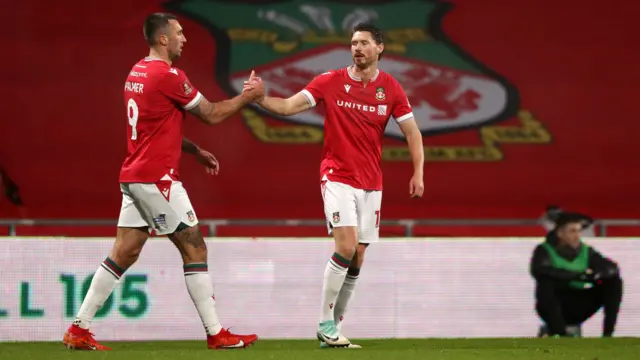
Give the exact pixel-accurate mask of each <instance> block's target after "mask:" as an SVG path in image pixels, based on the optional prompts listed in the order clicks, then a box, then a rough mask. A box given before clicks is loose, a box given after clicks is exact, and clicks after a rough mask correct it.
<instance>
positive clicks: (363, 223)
mask: <svg viewBox="0 0 640 360" xmlns="http://www.w3.org/2000/svg"><path fill="white" fill-rule="evenodd" d="M321 190H322V199H323V201H324V214H325V216H326V220H327V228H328V230H329V235H331V233H332V231H331V229H333V228H334V227H341V226H356V227H357V228H358V242H360V243H365V244H368V243H372V242H376V241H378V239H379V236H380V235H379V234H380V206H381V205H382V191H368V190H362V189H356V188H354V187H351V186H349V185H346V184H343V183H339V182H331V181H324V182H323V183H322V185H321Z"/></svg>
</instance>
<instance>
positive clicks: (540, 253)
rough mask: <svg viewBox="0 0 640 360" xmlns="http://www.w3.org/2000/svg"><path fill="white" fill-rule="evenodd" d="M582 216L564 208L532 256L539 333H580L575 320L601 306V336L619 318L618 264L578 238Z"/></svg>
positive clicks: (546, 334)
mask: <svg viewBox="0 0 640 360" xmlns="http://www.w3.org/2000/svg"><path fill="white" fill-rule="evenodd" d="M581 230H582V217H581V216H580V215H577V214H563V215H561V216H560V217H559V218H558V219H557V221H556V227H555V228H554V229H553V230H551V231H550V232H549V233H548V234H547V237H546V239H545V241H544V242H543V243H541V244H540V245H538V246H537V247H536V249H535V250H534V252H533V256H532V258H531V269H530V270H531V275H532V276H533V277H534V279H535V281H536V311H537V313H538V315H539V316H540V318H542V320H543V322H544V324H545V325H543V326H542V327H541V329H540V333H539V334H538V335H539V336H580V334H581V331H580V326H581V324H582V323H584V322H585V321H586V320H587V319H589V318H590V317H591V316H593V315H594V314H595V313H596V312H598V310H599V309H600V308H604V324H603V329H602V336H605V337H609V336H612V335H613V331H614V329H615V326H616V322H617V319H618V311H619V310H620V303H621V301H622V279H621V277H620V272H619V269H618V265H617V264H616V263H615V262H613V261H611V260H609V259H607V258H605V257H604V256H602V254H600V253H599V252H598V251H596V250H595V249H594V248H592V247H591V246H589V245H587V244H585V243H583V242H582V241H581V239H580V231H581Z"/></svg>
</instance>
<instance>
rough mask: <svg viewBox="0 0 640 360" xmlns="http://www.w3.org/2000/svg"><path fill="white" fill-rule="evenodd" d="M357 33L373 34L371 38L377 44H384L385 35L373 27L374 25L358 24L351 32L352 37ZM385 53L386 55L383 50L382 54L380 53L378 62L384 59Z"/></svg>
mask: <svg viewBox="0 0 640 360" xmlns="http://www.w3.org/2000/svg"><path fill="white" fill-rule="evenodd" d="M357 31H367V32H369V33H370V34H371V37H372V38H373V40H374V41H375V42H376V44H384V33H383V32H382V30H380V29H379V28H378V27H377V26H375V25H373V24H372V23H359V24H357V25H356V26H354V27H353V29H352V31H351V36H353V34H355V33H356V32H357ZM383 53H384V50H382V53H380V55H379V56H378V60H380V58H382V54H383Z"/></svg>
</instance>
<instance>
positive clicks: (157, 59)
mask: <svg viewBox="0 0 640 360" xmlns="http://www.w3.org/2000/svg"><path fill="white" fill-rule="evenodd" d="M144 61H146V62H149V61H162V62H166V61H164V60H163V59H160V58H157V57H151V56H147V57H145V58H144Z"/></svg>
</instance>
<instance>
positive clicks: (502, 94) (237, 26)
mask: <svg viewBox="0 0 640 360" xmlns="http://www.w3.org/2000/svg"><path fill="white" fill-rule="evenodd" d="M164 6H165V7H166V8H168V10H171V12H176V13H179V14H181V15H183V16H185V17H188V18H191V19H192V20H194V21H196V22H199V23H200V24H201V25H203V26H205V27H207V28H208V29H209V30H210V32H211V33H212V34H213V37H214V39H215V41H216V44H215V46H216V52H217V54H219V55H220V56H227V57H228V58H227V59H222V61H216V66H217V68H216V79H218V81H220V82H221V83H220V86H221V87H222V88H223V89H225V91H227V92H228V93H229V95H230V96H234V95H236V94H239V93H241V92H242V90H243V87H244V81H246V80H247V78H248V77H249V74H250V72H251V70H255V71H256V75H257V76H259V77H260V78H262V80H263V81H264V82H265V84H266V85H267V87H268V89H269V93H270V94H273V95H274V96H278V97H284V98H287V97H290V96H292V95H294V94H296V93H297V92H299V91H300V89H303V88H304V87H305V86H307V84H308V83H309V82H310V81H311V80H313V78H315V77H317V76H324V75H326V73H325V72H327V71H333V70H338V69H344V68H346V67H347V66H349V65H350V64H349V63H348V62H345V59H350V58H351V52H350V49H349V42H350V39H351V38H350V36H351V35H350V32H351V29H352V28H353V26H354V25H356V24H358V23H362V22H371V21H375V23H376V25H377V26H378V27H380V28H381V29H382V30H383V31H384V32H385V33H386V34H388V36H387V41H386V42H385V56H384V57H383V58H382V59H381V61H380V63H379V65H378V66H379V68H380V70H381V71H384V72H386V73H387V74H389V75H391V76H393V77H394V78H395V79H396V80H397V81H398V83H399V84H400V85H401V86H402V88H403V89H404V92H405V93H406V102H405V100H404V95H402V94H400V95H396V90H395V86H394V87H392V86H391V85H390V84H375V86H376V88H374V90H376V92H375V99H374V98H371V100H370V101H371V103H370V104H367V105H374V104H375V105H378V104H381V105H382V104H386V105H387V106H388V108H387V109H386V110H382V109H380V108H378V109H377V111H378V112H380V113H383V112H385V111H386V113H387V114H390V113H391V114H392V113H395V111H394V109H393V108H392V107H391V103H397V104H400V103H403V104H404V103H406V104H407V105H408V104H410V109H411V111H412V113H413V116H414V119H415V121H416V124H417V125H418V128H419V129H420V131H421V133H422V134H423V136H424V137H425V142H428V143H433V142H432V141H429V139H426V138H427V137H429V136H440V135H442V134H447V141H446V144H443V145H437V146H431V145H430V146H425V158H426V159H427V160H429V161H465V162H467V161H479V162H488V161H502V160H503V159H504V157H505V155H504V151H505V150H504V149H503V147H502V146H501V144H502V143H508V144H515V143H520V144H531V145H533V144H548V143H550V142H551V135H550V134H549V132H548V131H547V130H546V128H545V127H544V126H543V125H542V124H541V123H540V121H538V120H537V119H535V118H534V116H533V115H532V114H531V112H529V111H527V110H524V109H521V108H520V102H519V101H520V100H519V98H520V96H519V94H518V90H517V88H515V87H514V86H513V85H511V84H509V83H508V82H507V81H506V80H505V79H504V78H503V77H502V76H501V75H500V74H498V73H497V72H496V71H494V70H492V69H489V68H488V67H487V66H485V65H484V64H482V63H480V62H479V61H478V60H477V59H475V58H474V57H473V56H472V55H469V53H468V52H467V51H465V50H464V49H461V48H460V47H459V46H458V45H457V44H455V43H453V42H452V41H451V40H450V39H449V38H448V37H447V36H446V34H445V33H444V31H443V30H442V28H441V26H440V24H441V23H442V22H443V21H442V20H443V17H444V16H447V14H449V13H451V11H456V9H455V7H454V5H452V4H451V3H450V2H449V1H446V0H423V1H413V0H398V1H393V2H391V1H385V2H383V3H378V2H373V3H371V4H368V5H367V6H366V8H363V7H362V5H361V2H355V1H351V0H341V1H339V2H335V1H329V0H317V1H309V0H289V1H282V2H266V3H265V2H260V4H255V2H254V1H249V0H235V1H226V0H208V1H199V0H171V1H169V2H165V3H164ZM408 7H410V8H411V14H423V15H419V16H417V15H416V16H410V17H407V18H406V19H402V21H398V19H397V15H396V14H399V13H403V12H406V8H408ZM425 24H430V25H429V29H427V28H426V27H425ZM434 45H437V46H434ZM240 48H241V49H242V50H238V49H240ZM252 48H254V49H256V50H255V51H253V52H252V51H251V49H252ZM236 50H238V51H242V52H245V51H248V52H250V53H252V54H254V55H252V56H243V57H236V56H234V58H233V61H231V54H238V51H236ZM351 90H354V91H351ZM333 91H336V92H340V93H342V94H344V93H345V92H347V93H349V95H352V94H354V92H355V88H354V87H353V86H352V87H351V89H349V87H347V86H344V83H338V84H337V85H336V89H335V90H333ZM325 105H327V103H323V104H321V105H320V106H317V107H316V108H314V109H310V110H308V111H304V112H301V113H299V114H296V115H293V116H288V117H277V116H275V115H273V114H270V113H268V112H266V111H264V110H263V109H262V108H260V106H258V105H256V104H251V105H249V106H247V107H245V108H244V109H243V110H242V115H243V118H244V121H245V124H246V125H247V129H248V131H250V132H252V133H253V135H255V137H256V138H257V139H260V140H261V141H263V142H265V143H269V144H307V143H316V144H322V142H323V139H324V132H323V127H324V125H325V115H326V111H325V109H324V106H325ZM278 121H279V122H281V124H277V123H275V124H274V122H278ZM502 122H508V125H505V124H501V123H502ZM470 129H476V131H477V134H478V137H479V139H478V140H479V141H475V140H469V136H467V134H468V131H469V130H470ZM456 132H459V133H460V134H459V136H456V134H451V133H456ZM384 135H385V136H387V137H391V138H396V139H401V140H403V139H404V134H403V132H402V130H401V129H400V126H399V125H398V123H397V122H396V121H393V120H391V121H389V122H388V123H387V125H386V127H385V129H384ZM436 143H437V142H436ZM382 158H383V159H384V160H393V161H398V160H404V161H410V160H411V158H410V156H409V152H408V151H407V147H406V145H398V146H386V147H384V148H383V153H382Z"/></svg>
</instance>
